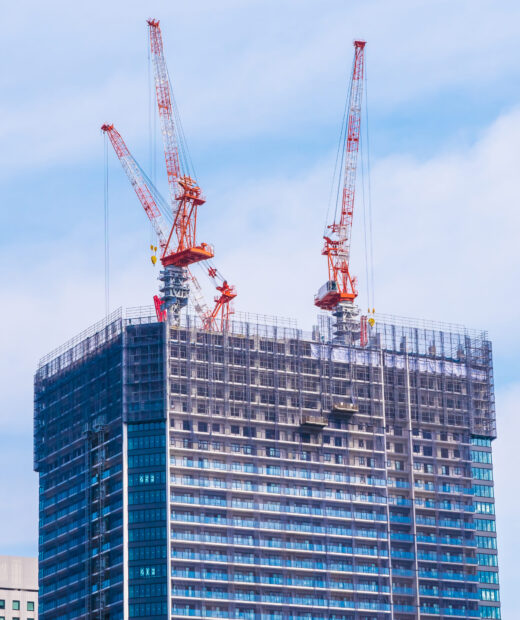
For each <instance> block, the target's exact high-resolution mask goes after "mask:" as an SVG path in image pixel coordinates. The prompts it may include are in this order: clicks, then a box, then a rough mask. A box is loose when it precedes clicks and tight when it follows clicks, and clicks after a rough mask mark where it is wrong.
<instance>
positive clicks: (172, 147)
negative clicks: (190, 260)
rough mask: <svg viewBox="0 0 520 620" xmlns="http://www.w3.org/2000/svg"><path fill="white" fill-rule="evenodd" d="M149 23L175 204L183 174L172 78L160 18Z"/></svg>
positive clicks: (158, 98)
mask: <svg viewBox="0 0 520 620" xmlns="http://www.w3.org/2000/svg"><path fill="white" fill-rule="evenodd" d="M147 23H148V29H149V34H150V50H151V56H152V62H153V69H154V78H155V92H156V96H157V107H158V109H159V120H160V123H161V131H162V135H163V142H164V157H165V160H166V173H167V175H168V185H169V188H170V197H171V201H172V204H174V202H175V195H176V192H177V180H178V179H179V178H180V176H181V166H180V161H179V149H178V147H177V140H176V132H175V120H174V117H173V99H172V94H171V92H170V80H169V76H168V69H167V67H166V60H165V58H164V49H163V42H162V33H161V28H160V26H159V20H156V19H149V20H148V22H147Z"/></svg>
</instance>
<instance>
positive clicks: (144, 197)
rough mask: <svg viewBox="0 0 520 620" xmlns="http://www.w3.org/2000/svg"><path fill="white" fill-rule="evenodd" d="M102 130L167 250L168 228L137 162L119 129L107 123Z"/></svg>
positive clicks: (162, 245)
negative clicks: (166, 232)
mask: <svg viewBox="0 0 520 620" xmlns="http://www.w3.org/2000/svg"><path fill="white" fill-rule="evenodd" d="M101 130H102V131H103V132H105V133H106V134H107V135H108V137H109V139H110V142H111V143H112V146H113V147H114V151H115V152H116V155H117V157H118V158H119V161H120V162H121V165H122V166H123V170H124V171H125V173H126V176H127V177H128V179H129V180H130V183H131V184H132V187H133V188H134V190H135V193H136V194H137V197H138V198H139V200H140V202H141V204H142V205H143V208H144V210H145V211H146V215H147V216H148V218H149V219H150V222H151V223H152V226H153V228H154V230H155V234H156V235H157V239H158V241H159V245H160V246H161V248H165V247H166V236H165V230H166V228H165V225H164V221H163V218H162V215H161V212H160V210H159V208H158V207H157V205H156V203H155V200H154V198H153V196H152V193H151V192H150V189H149V188H148V185H147V184H146V181H145V179H144V177H143V175H142V173H141V170H140V168H139V166H138V164H137V162H136V161H135V159H134V158H133V156H132V154H131V153H130V151H129V150H128V147H127V146H126V144H125V141H124V140H123V138H122V137H121V134H120V133H119V132H118V131H117V129H115V127H114V125H108V124H106V123H105V124H104V125H103V126H102V127H101Z"/></svg>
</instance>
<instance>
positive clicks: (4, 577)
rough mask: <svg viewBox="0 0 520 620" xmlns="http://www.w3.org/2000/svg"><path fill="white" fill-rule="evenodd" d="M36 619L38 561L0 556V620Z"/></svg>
mask: <svg viewBox="0 0 520 620" xmlns="http://www.w3.org/2000/svg"><path fill="white" fill-rule="evenodd" d="M37 618H38V560H37V559H36V558H27V557H20V556H15V555H0V620H36V619H37Z"/></svg>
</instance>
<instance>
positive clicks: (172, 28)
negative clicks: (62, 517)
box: [0, 0, 520, 618]
mask: <svg viewBox="0 0 520 620" xmlns="http://www.w3.org/2000/svg"><path fill="white" fill-rule="evenodd" d="M1 10H2V14H3V19H2V20H1V23H0V31H1V36H0V58H1V59H2V60H1V61H0V92H1V93H2V95H1V97H0V145H1V147H0V187H1V189H2V194H1V196H2V198H1V199H2V209H1V220H0V257H1V259H2V260H1V263H0V284H1V286H0V319H1V321H0V324H1V325H2V328H3V330H4V332H3V333H2V345H3V353H4V354H3V355H2V356H1V359H0V381H1V382H2V383H1V384H0V388H1V395H2V396H1V398H2V400H1V404H2V406H1V407H0V427H1V431H2V435H1V436H2V443H1V444H0V445H1V447H2V449H1V450H0V467H1V470H2V471H3V472H8V474H7V473H6V474H5V475H3V476H2V478H1V482H0V492H1V493H2V495H3V497H4V498H8V501H6V502H4V506H3V510H2V512H1V514H0V553H20V554H35V553H36V549H37V478H36V475H35V474H34V473H33V472H32V389H33V386H32V380H33V379H32V377H33V374H34V371H35V368H36V365H37V361H38V359H39V358H40V357H41V356H42V355H44V354H45V353H47V352H48V351H50V350H51V349H53V348H54V347H56V346H58V345H59V344H61V343H62V342H64V341H65V340H67V339H68V338H70V337H72V336H73V335H75V334H76V333H78V332H79V331H81V330H82V329H84V328H86V327H87V326H88V325H90V324H91V323H93V322H95V321H97V320H98V319H100V318H102V316H103V315H104V313H105V294H104V291H105V280H104V273H105V264H104V201H103V178H104V173H105V164H104V140H103V136H102V133H101V131H100V126H101V125H102V124H103V123H104V122H113V123H115V126H116V128H117V129H118V130H119V131H120V132H121V133H122V135H123V137H124V138H125V140H126V142H127V144H128V146H129V148H130V150H131V151H132V153H133V154H134V156H135V157H136V159H137V160H138V161H139V162H140V163H141V164H142V166H143V168H145V169H146V170H147V171H148V173H149V174H150V175H151V176H152V177H153V178H156V180H157V185H158V187H159V188H160V189H161V190H162V191H165V190H166V188H165V184H164V183H165V181H164V179H165V175H164V167H163V165H162V160H161V154H160V146H161V145H160V136H159V133H158V128H157V123H156V120H155V116H154V113H153V105H152V107H151V104H150V95H151V92H152V91H151V88H150V74H149V60H148V48H147V27H146V19H147V18H149V17H155V18H158V19H160V20H161V26H162V30H163V37H164V45H165V50H166V56H167V61H168V67H169V71H170V74H171V78H172V83H173V88H174V91H175V96H176V100H177V103H178V106H179V109H180V113H181V116H182V120H183V126H184V131H185V134H186V136H187V140H188V143H189V147H190V152H191V157H192V160H193V162H194V166H195V169H196V172H197V178H198V180H199V182H200V184H201V186H202V188H203V191H204V193H205V195H206V197H207V203H206V204H205V205H204V206H203V207H201V209H200V217H199V239H200V240H206V241H207V242H210V243H212V244H214V246H215V253H216V255H215V262H216V263H217V265H218V266H219V268H220V269H221V271H222V272H223V273H224V274H225V276H226V277H227V278H228V279H229V280H230V281H231V282H232V283H233V284H235V285H236V286H237V289H238V294H239V296H238V298H237V302H236V309H237V311H244V312H252V313H258V314H277V315H281V316H287V317H294V318H296V319H297V320H298V323H299V325H300V326H301V327H302V328H304V329H309V328H310V327H311V326H312V324H313V322H315V320H316V319H315V312H314V310H315V308H314V306H313V303H312V300H313V295H314V293H315V292H316V290H317V289H318V288H319V286H320V285H321V284H322V283H323V282H324V280H325V278H326V267H325V262H324V258H323V257H322V256H321V254H320V251H321V243H322V234H323V228H324V225H325V223H326V214H327V207H328V204H329V195H330V191H331V179H332V174H333V169H334V161H335V156H336V148H337V143H338V136H339V132H340V126H341V118H342V113H343V106H344V103H345V95H346V89H347V83H348V77H349V73H350V70H351V65H352V53H353V47H352V42H353V40H354V39H356V38H364V39H366V40H367V48H366V62H367V109H366V110H364V113H365V117H364V121H363V122H365V121H366V120H367V116H368V123H367V125H366V127H368V141H365V150H364V154H365V155H366V156H367V157H368V152H369V159H368V161H369V165H370V166H369V168H370V173H369V174H368V172H367V173H366V174H365V177H364V178H365V186H366V187H367V188H368V187H370V194H369V192H368V190H367V191H365V192H364V193H362V194H361V193H358V197H359V196H362V199H359V200H358V203H357V204H356V213H355V218H354V228H353V231H354V232H353V236H354V238H353V253H352V268H353V271H354V272H355V273H357V275H358V278H359V283H360V304H361V306H362V307H365V306H366V294H367V286H366V277H365V248H364V229H363V208H364V209H365V211H364V213H365V218H366V217H368V214H369V211H370V212H371V214H372V218H371V222H372V231H373V236H372V238H373V255H374V261H373V274H374V283H375V286H374V300H375V308H376V312H380V313H385V314H393V315H398V316H408V317H421V318H425V319H432V320H438V321H446V322H449V323H457V324H464V325H466V326H468V327H471V328H477V329H482V330H487V331H488V333H489V337H490V338H491V340H492V342H493V347H494V364H495V388H496V401H497V417H498V433H499V437H498V439H497V440H496V442H495V443H494V459H495V470H496V495H497V500H496V503H497V522H498V529H499V561H500V565H501V583H502V604H503V617H504V618H513V617H520V602H519V600H518V597H517V596H515V594H516V592H515V590H514V588H515V585H516V584H515V577H516V558H517V557H518V555H519V554H520V542H519V539H518V536H517V523H518V517H517V515H518V513H519V512H518V511H519V510H520V506H519V502H518V499H517V497H518V495H517V494H516V493H514V492H513V493H512V492H511V488H518V484H517V481H516V475H515V473H513V472H512V471H511V467H510V466H509V465H510V463H511V461H512V459H513V458H514V451H515V448H516V441H517V440H516V437H517V436H518V433H519V432H520V423H519V421H518V416H517V415H516V413H517V403H518V402H519V400H520V378H519V370H520V362H519V359H518V354H517V351H518V349H519V346H520V331H519V329H518V325H519V319H520V316H519V314H520V313H519V301H520V293H519V291H518V278H519V273H520V244H519V243H518V230H519V227H520V209H519V208H518V195H519V191H518V180H519V170H520V147H519V144H520V79H519V78H520V62H519V60H520V38H519V37H518V24H519V23H520V5H519V4H518V3H517V2H514V1H513V0H502V1H501V2H489V1H484V0H458V1H457V2H453V0H451V1H449V2H448V1H444V0H433V1H432V0H427V1H426V0H393V1H392V2H388V1H386V0H365V1H364V2H359V1H358V2H352V1H350V0H320V1H317V0H276V1H274V0H258V1H257V0H246V1H244V0H240V1H239V0H220V1H219V2H214V1H213V0H192V1H191V2H184V3H180V2H172V1H168V2H167V1H161V2H159V1H153V0H149V1H148V2H146V3H144V2H135V1H125V2H122V1H120V0H113V1H112V2H110V3H107V2H103V3H102V2H99V1H98V0H91V2H89V3H71V2H59V1H54V0H50V1H49V2H45V3H41V2H35V1H32V0H27V1H25V2H23V3H9V5H7V3H5V4H4V5H3V7H2V9H1ZM152 104H153V101H152ZM366 144H368V146H369V149H367V148H366ZM367 170H368V168H367ZM108 179H109V191H108V212H109V233H108V238H109V246H110V261H109V272H110V285H109V291H110V309H115V308H117V307H119V306H125V307H128V306H139V305H149V304H150V303H151V299H152V296H153V295H154V294H155V293H156V291H157V280H156V278H157V270H154V268H153V266H152V265H151V262H150V258H149V256H150V252H149V245H150V240H151V231H150V226H149V224H148V222H147V220H146V218H145V216H144V214H143V212H142V209H141V207H140V205H139V203H138V202H137V199H136V197H135V195H134V194H133V191H132V189H131V187H130V186H129V183H128V181H127V179H126V178H125V177H124V174H123V171H122V169H121V167H120V165H119V163H118V162H117V160H116V158H115V156H114V155H113V153H112V152H111V151H110V152H109V157H108ZM368 179H369V180H370V182H368ZM359 203H361V204H359ZM356 235H357V236H356ZM515 612H516V613H515Z"/></svg>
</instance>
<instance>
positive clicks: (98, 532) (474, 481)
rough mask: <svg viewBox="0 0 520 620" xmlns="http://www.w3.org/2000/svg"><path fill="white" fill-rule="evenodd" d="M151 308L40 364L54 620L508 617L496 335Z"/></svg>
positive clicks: (45, 563)
mask: <svg viewBox="0 0 520 620" xmlns="http://www.w3.org/2000/svg"><path fill="white" fill-rule="evenodd" d="M151 314H152V313H151V312H148V311H129V312H127V313H126V314H123V313H121V312H116V313H114V314H112V315H110V316H109V317H107V319H106V320H104V321H103V322H101V323H99V324H97V325H95V326H93V327H92V328H91V329H89V330H87V331H86V332H84V333H82V334H80V335H79V336H77V337H76V338H75V339H74V340H73V341H71V342H69V343H67V344H65V345H63V346H62V347H61V348H60V349H58V350H57V351H55V352H53V353H51V354H49V355H48V356H46V357H45V358H43V360H42V361H41V363H40V365H39V368H38V370H37V373H36V377H35V418H34V420H35V426H34V429H35V437H34V448H35V469H36V470H37V471H38V472H39V477H40V539H39V540H40V546H39V562H40V565H39V570H40V618H42V619H43V620H51V619H53V620H55V619H58V618H59V619H68V618H103V619H107V618H110V619H111V620H114V619H116V618H127V617H130V618H136V617H147V618H161V619H164V618H168V617H171V618H184V617H186V616H190V617H192V618H203V617H204V618H240V619H242V618H243V619H245V620H253V619H254V620H256V619H261V620H293V619H294V620H347V619H348V620H351V619H356V620H358V619H359V620H361V619H363V620H368V619H371V620H372V619H373V620H375V619H378V620H379V619H383V618H385V619H386V618H391V619H393V620H401V619H402V620H411V619H412V618H421V619H423V620H426V619H428V620H433V619H438V618H448V617H450V618H451V617H459V618H500V603H499V585H498V568H497V550H496V529H495V516H494V498H493V466H492V449H491V442H492V440H493V439H494V438H495V435H496V431H495V410H494V400H493V368H492V356H491V344H490V342H489V340H488V339H487V336H486V334H485V333H481V332H473V331H470V330H467V329H465V328H462V327H459V326H452V325H443V324H434V323H427V322H422V321H413V320H408V319H396V318H393V317H384V316H380V317H379V318H378V320H377V322H376V324H375V326H374V327H373V328H371V330H370V333H369V335H368V341H367V342H363V344H364V346H361V342H360V340H359V338H358V337H357V336H356V334H355V333H354V336H353V339H351V340H350V342H349V344H341V343H339V342H337V341H335V338H334V335H333V333H332V328H331V322H330V320H329V318H328V317H321V318H320V321H319V325H317V326H316V327H314V328H313V330H312V333H306V332H303V331H301V330H299V329H297V328H296V326H295V325H292V324H291V323H290V322H284V321H281V320H274V319H273V320H272V321H270V320H267V319H265V320H263V321H259V320H256V319H255V320H253V319H251V320H244V321H240V320H236V321H234V322H233V323H232V326H231V329H230V331H229V332H228V333H227V334H222V333H209V332H206V331H204V330H202V329H200V328H199V327H197V323H196V321H195V320H194V319H190V318H189V317H188V318H185V320H184V321H183V323H182V325H181V326H179V327H172V326H168V325H167V324H166V323H157V322H156V320H155V317H154V316H152V315H151ZM363 340H365V339H364V338H363Z"/></svg>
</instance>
